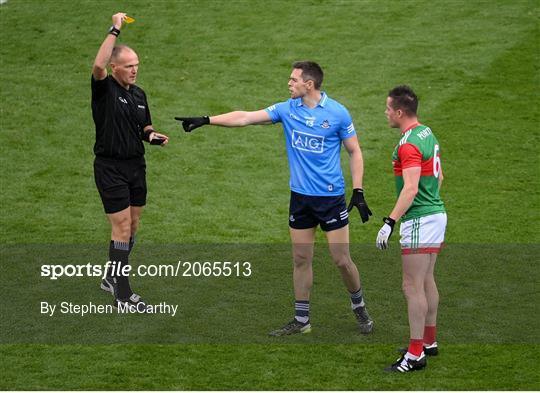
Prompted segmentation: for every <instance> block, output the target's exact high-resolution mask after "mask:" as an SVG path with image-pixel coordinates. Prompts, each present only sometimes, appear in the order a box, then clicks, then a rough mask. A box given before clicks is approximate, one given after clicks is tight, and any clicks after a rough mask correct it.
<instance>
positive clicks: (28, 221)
mask: <svg viewBox="0 0 540 393" xmlns="http://www.w3.org/2000/svg"><path fill="white" fill-rule="evenodd" d="M119 11H125V12H127V13H128V15H130V16H133V17H134V18H135V19H136V22H135V23H133V24H131V25H128V26H126V27H125V28H124V29H123V31H122V34H121V36H120V41H121V42H123V43H126V44H128V45H131V46H132V47H133V48H134V49H135V50H136V51H137V52H138V53H139V57H140V71H139V77H138V84H139V85H140V86H141V87H143V88H144V89H145V91H146V93H147V95H148V97H149V104H150V107H151V110H152V117H153V123H154V125H155V127H156V128H157V129H158V130H160V131H162V132H163V133H165V134H168V135H169V136H170V137H171V142H170V145H169V146H167V147H166V148H163V149H161V148H155V147H150V146H147V150H146V158H147V164H148V183H149V184H148V185H149V203H148V206H147V208H146V211H145V213H144V215H143V221H142V226H141V229H140V232H139V243H138V245H137V248H136V250H135V251H134V257H133V259H134V260H135V263H152V262H156V261H158V262H160V261H167V262H170V260H171V258H173V257H174V256H177V255H179V254H182V253H184V255H188V254H187V251H186V249H185V248H183V247H184V246H185V245H191V246H192V247H193V248H192V249H191V251H192V256H193V257H194V258H196V257H197V256H200V255H205V252H206V253H209V254H208V255H209V258H210V257H211V255H212V252H215V255H225V254H227V253H228V252H230V253H234V252H237V253H240V254H241V255H240V256H239V257H241V256H242V255H243V256H244V257H245V255H249V257H250V258H251V259H252V261H253V266H254V274H253V276H252V277H251V278H250V279H196V278H192V279H143V278H138V279H136V280H134V286H136V288H137V289H140V290H141V293H143V294H145V295H146V296H149V297H153V298H155V299H157V298H159V299H162V298H163V299H171V300H175V301H176V300H178V303H179V305H180V308H181V309H182V316H181V317H180V318H176V319H173V320H167V319H159V318H156V319H153V320H152V319H149V320H148V319H146V320H145V319H141V318H131V316H130V317H128V318H124V319H122V318H114V319H113V323H110V320H109V319H108V318H89V319H87V320H85V321H86V322H85V323H81V320H77V319H68V318H64V319H62V318H56V319H54V318H49V319H48V317H45V316H40V315H39V313H38V311H37V307H38V304H39V300H40V299H47V298H51V299H60V298H62V296H64V297H66V296H68V297H69V298H70V299H72V300H76V301H79V302H83V301H87V300H89V299H90V300H92V301H94V302H98V303H99V302H101V303H108V302H110V300H111V299H110V297H107V296H106V295H105V294H103V293H100V292H99V290H98V289H97V286H96V279H94V278H84V279H73V280H59V281H58V282H50V281H47V280H45V279H43V278H40V277H39V270H38V267H39V264H40V263H42V262H43V261H45V260H47V259H48V258H52V259H55V258H58V260H63V259H61V258H68V257H70V256H71V255H72V254H70V253H77V252H78V251H77V250H79V249H85V250H87V254H85V255H87V256H89V255H93V256H95V255H98V256H102V255H106V242H107V239H108V236H109V234H108V231H109V228H108V224H107V222H106V219H105V217H104V215H103V213H102V207H101V203H100V200H99V198H98V194H97V191H96V190H95V186H94V182H93V172H92V160H93V154H92V146H93V141H94V125H93V122H92V118H91V111H90V71H91V66H92V62H93V60H94V57H95V55H96V52H97V50H98V48H99V45H100V44H101V42H102V40H103V38H104V36H105V33H106V31H107V28H108V27H109V25H110V22H111V20H110V17H111V15H112V14H113V13H115V12H119ZM539 11H540V6H539V4H538V2H537V1H534V0H531V1H525V0H518V1H482V0H479V1H472V2H471V1H461V0H454V1H447V2H442V1H435V2H433V1H403V2H390V1H387V2H378V1H354V0H349V1H338V0H333V1H319V0H310V1H308V0H300V1H296V2H290V1H258V0H257V1H228V2H225V1H221V0H219V1H209V0H208V1H178V2H176V1H168V0H167V1H165V0H163V1H138V0H136V1H99V2H91V1H80V2H69V1H60V0H57V1H47V2H41V1H37V0H9V1H8V2H7V3H5V4H2V5H0V28H1V31H2V36H1V40H0V70H1V72H0V129H1V135H2V143H1V145H0V146H1V149H2V152H1V154H0V168H1V169H2V170H1V172H0V173H1V174H0V180H1V183H0V186H1V190H2V202H3V204H2V209H1V210H0V217H1V226H0V245H1V249H0V257H1V259H0V266H1V271H0V276H1V277H0V290H1V292H0V294H1V298H2V301H1V302H2V308H1V310H2V312H1V314H2V315H1V316H2V317H1V318H0V370H2V371H1V372H0V374H1V375H2V378H0V390H47V389H51V390H66V389H76V390H100V389H107V390H116V389H121V390H140V389H143V390H169V389H173V390H220V389H221V390H229V389H230V390H260V389H265V390H393V389H398V390H424V389H426V390H427V389H429V390H471V389H472V390H540V379H539V377H538V372H537V370H538V366H537V362H536V361H535V359H537V357H538V355H537V353H538V351H539V350H540V337H539V331H538V328H537V326H538V323H539V322H540V320H539V317H538V304H539V302H540V296H539V292H538V289H537V288H536V283H538V281H539V273H538V271H539V269H538V265H537V261H538V251H539V243H540V237H539V235H538V232H539V229H540V226H539V224H538V221H539V219H540V213H539V212H540V198H539V191H540V184H539V183H540V165H539V155H538V145H539V143H538V142H539V134H540V133H539V131H538V121H539V120H540V113H539V112H540V105H539V104H540V102H539V101H540V100H539V98H538V90H539V88H540V83H539V82H540V72H539V66H540V55H539V53H540V31H539V30H540V23H539ZM300 59H312V60H315V61H317V62H319V63H320V64H321V65H322V66H323V69H324V70H325V81H324V84H323V88H324V90H325V91H327V92H328V94H329V95H330V96H332V97H334V98H336V99H338V100H339V101H340V102H342V103H343V104H344V105H345V106H347V107H348V109H349V111H350V112H351V115H352V117H353V119H354V122H355V125H356V128H357V130H358V131H359V137H360V141H361V144H362V149H363V153H364V159H365V176H364V184H365V189H366V199H367V201H368V203H369V206H370V208H371V209H372V210H373V212H374V216H373V218H372V220H370V221H369V223H367V224H364V225H362V224H361V223H360V219H359V217H357V216H356V215H353V219H352V223H351V241H352V243H353V246H352V252H353V257H354V259H355V261H356V263H357V264H358V266H359V270H360V272H361V275H362V279H363V281H364V285H365V290H366V296H367V299H368V302H369V307H370V310H371V312H372V314H373V316H374V318H375V320H376V324H377V325H376V332H375V334H374V335H373V337H361V336H360V335H358V334H357V333H356V332H355V330H354V321H353V320H352V317H351V314H350V311H349V310H348V309H347V307H348V304H347V302H348V300H347V296H346V294H345V293H344V290H343V288H342V285H341V283H340V280H339V274H338V272H337V271H336V270H335V268H333V267H332V266H331V262H330V261H329V259H328V254H327V252H326V249H325V241H324V237H323V235H322V234H321V233H319V234H318V238H317V240H318V243H319V244H320V248H318V250H317V256H316V258H315V263H314V270H315V284H314V293H313V317H314V332H313V333H312V334H311V335H309V336H305V337H304V336H303V337H291V339H290V340H289V339H278V340H270V339H269V338H268V337H266V333H267V331H268V330H270V329H272V328H275V327H276V326H277V325H279V324H282V323H284V322H286V320H287V319H288V318H290V317H291V313H292V300H293V299H292V298H291V297H292V283H291V277H290V271H291V267H290V264H291V262H290V256H289V255H288V241H289V239H288V229H287V206H288V198H289V192H288V167H287V162H286V155H285V146H284V141H283V135H282V131H281V127H280V126H279V125H275V126H266V127H246V128H242V129H223V128H215V127H214V128H202V129H200V130H197V131H195V132H194V133H192V134H186V133H184V132H183V131H182V130H181V127H180V126H179V125H178V124H177V122H175V120H173V118H174V116H178V115H203V114H217V113H221V112H226V111H230V110H236V109H246V110H256V109H261V108H265V107H266V106H268V105H270V104H273V103H275V102H278V101H283V100H286V99H287V98H288V95H287V93H288V92H287V78H288V76H289V72H290V65H291V63H292V62H293V61H295V60H300ZM401 83H407V84H410V85H412V86H413V87H414V88H415V90H416V91H417V93H418V95H419V96H420V111H419V115H420V119H421V121H423V122H424V123H426V124H428V125H430V126H431V127H432V129H433V130H434V132H435V133H436V135H437V137H438V139H439V141H440V143H441V147H442V159H443V166H444V172H445V182H444V185H443V190H442V195H443V199H444V201H445V203H446V207H447V210H448V216H449V225H448V228H447V242H448V249H447V250H446V251H444V252H443V254H442V255H441V257H440V258H441V259H440V263H439V266H438V267H437V269H438V274H439V280H440V286H441V313H440V321H439V326H440V336H439V338H440V341H441V356H440V357H438V358H436V359H430V361H429V365H428V368H427V369H426V370H425V371H423V372H421V373H415V374H413V375H408V376H400V375H398V376H395V375H385V374H384V373H383V372H382V371H381V370H382V368H383V367H384V366H386V365H388V363H389V362H390V361H392V360H394V357H395V352H394V351H395V349H396V348H397V347H398V346H400V345H403V344H404V343H405V341H406V338H407V324H406V315H405V306H404V301H403V299H402V296H401V293H400V287H399V286H400V266H399V259H398V253H397V252H396V248H397V236H395V237H394V238H393V239H392V240H393V241H392V246H393V250H391V251H390V252H389V253H386V254H383V253H379V252H376V250H374V249H373V248H374V240H375V237H376V233H377V231H378V229H379V227H380V222H381V221H380V220H381V218H382V217H383V216H384V215H386V214H387V213H388V211H389V210H390V209H391V207H392V204H393V202H394V200H395V191H394V183H393V175H392V171H391V164H390V154H391V151H392V149H393V146H394V144H395V143H396V141H397V135H396V134H395V132H394V131H395V130H390V129H388V127H387V124H386V119H385V117H384V113H383V112H384V103H385V97H386V93H387V91H388V90H389V89H390V88H391V87H393V86H394V85H396V84H401ZM343 158H345V160H344V161H343V163H344V169H345V171H344V172H345V174H346V181H347V183H348V185H349V191H350V177H349V174H348V167H347V160H346V157H345V155H344V157H343ZM163 245H167V247H168V248H167V247H163ZM164 249H165V251H164ZM167 250H168V251H167ZM179 250H181V251H179ZM231 250H232V251H231ZM62 253H63V254H62ZM100 253H102V254H100ZM242 253H244V254H242ZM60 254H62V256H60ZM228 255H231V254H228ZM153 258H155V259H153ZM160 258H161V259H160ZM66 260H67V259H66ZM84 262H87V261H84ZM265 262H266V263H265ZM81 288H82V291H81ZM81 292H82V293H83V295H82V296H81ZM32 307H34V308H32Z"/></svg>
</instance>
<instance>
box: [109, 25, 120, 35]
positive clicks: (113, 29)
mask: <svg viewBox="0 0 540 393" xmlns="http://www.w3.org/2000/svg"><path fill="white" fill-rule="evenodd" d="M109 34H112V35H114V36H115V37H118V36H119V35H120V30H118V29H117V28H116V27H114V26H111V28H110V29H109Z"/></svg>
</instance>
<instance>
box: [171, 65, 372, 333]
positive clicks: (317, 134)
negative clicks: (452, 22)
mask: <svg viewBox="0 0 540 393" xmlns="http://www.w3.org/2000/svg"><path fill="white" fill-rule="evenodd" d="M322 81H323V71H322V69H321V67H320V66H319V65H318V64H317V63H314V62H311V61H300V62H296V63H294V64H293V70H292V72H291V76H290V77H289V84H288V86H289V92H290V94H291V98H290V99H289V100H287V101H285V102H280V103H277V104H275V105H271V106H269V107H268V108H266V109H262V110H258V111H253V112H246V111H234V112H229V113H225V114H222V115H217V116H211V117H209V116H202V117H176V120H179V121H181V122H182V126H183V127H184V130H185V131H186V132H191V131H193V130H194V129H196V128H198V127H201V126H203V125H205V124H210V125H217V126H223V127H243V126H247V125H252V124H261V125H262V124H273V123H278V122H281V123H282V125H283V131H284V133H285V139H286V144H287V156H288V158H289V167H290V172H291V177H290V188H291V199H290V206H289V229H290V236H291V241H292V244H293V262H294V263H293V282H294V294H295V317H294V319H293V320H292V321H291V322H289V323H287V324H286V325H285V326H283V327H282V328H280V329H277V330H274V331H272V332H270V335H272V336H283V335H288V334H295V333H308V332H310V331H311V324H310V320H309V299H310V293H311V287H312V284H313V270H312V260H313V249H314V242H315V231H316V229H317V226H318V225H320V226H321V229H322V230H323V231H324V232H325V233H326V238H327V240H328V245H329V248H330V253H331V255H332V259H333V261H334V263H335V264H336V266H337V267H338V269H339V270H340V273H341V277H342V279H343V282H344V284H345V286H346V288H347V290H348V291H349V293H350V298H351V307H352V309H353V312H354V315H355V316H356V319H357V321H358V324H359V328H360V332H361V333H364V334H368V333H371V331H372V330H373V320H372V319H371V318H370V316H369V314H368V312H367V309H366V305H365V302H364V297H363V293H362V287H361V284H360V275H359V273H358V269H357V268H356V265H355V264H354V262H353V261H352V259H351V256H350V253H349V219H348V217H349V212H350V211H351V210H352V209H353V207H354V206H356V207H357V208H358V210H359V212H360V216H361V219H362V222H366V221H368V220H369V216H370V215H371V211H370V210H369V208H368V206H367V203H366V201H365V199H364V191H363V189H362V178H363V174H364V164H363V158H362V151H361V150H360V145H359V143H358V138H357V136H356V131H355V129H354V125H353V122H352V119H351V116H350V114H349V112H348V111H347V109H346V108H345V107H344V106H343V105H341V104H340V103H339V102H337V101H335V100H333V99H332V98H330V97H328V95H326V93H325V92H323V91H321V84H322ZM342 143H343V145H344V146H345V149H346V150H347V152H348V153H349V157H350V168H351V175H352V183H353V195H352V198H351V201H350V204H349V206H348V207H347V206H346V204H345V182H344V180H343V174H342V172H341V164H340V151H341V144H342Z"/></svg>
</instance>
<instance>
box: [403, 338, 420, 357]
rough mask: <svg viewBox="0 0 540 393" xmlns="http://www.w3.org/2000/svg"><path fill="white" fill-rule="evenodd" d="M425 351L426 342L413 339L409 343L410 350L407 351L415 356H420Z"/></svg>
mask: <svg viewBox="0 0 540 393" xmlns="http://www.w3.org/2000/svg"><path fill="white" fill-rule="evenodd" d="M423 350H424V340H422V339H416V338H411V340H410V341H409V348H408V349H407V351H408V352H409V353H410V354H412V355H414V356H420V355H421V354H422V351H423Z"/></svg>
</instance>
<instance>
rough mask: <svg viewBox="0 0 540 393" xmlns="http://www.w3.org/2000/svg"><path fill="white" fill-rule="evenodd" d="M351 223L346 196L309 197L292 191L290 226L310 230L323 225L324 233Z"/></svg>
mask: <svg viewBox="0 0 540 393" xmlns="http://www.w3.org/2000/svg"><path fill="white" fill-rule="evenodd" d="M348 223H349V213H347V205H346V204H345V195H338V196H309V195H303V194H299V193H297V192H294V191H291V202H290V204H289V226H290V227H291V228H294V229H308V228H314V227H316V226H317V225H319V224H320V225H321V229H322V230H323V231H326V232H328V231H333V230H335V229H339V228H342V227H344V226H345V225H347V224H348Z"/></svg>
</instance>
